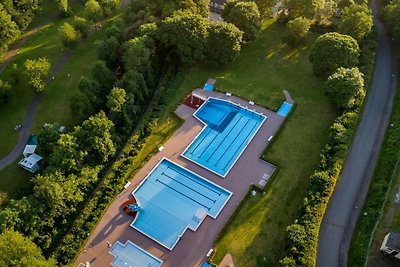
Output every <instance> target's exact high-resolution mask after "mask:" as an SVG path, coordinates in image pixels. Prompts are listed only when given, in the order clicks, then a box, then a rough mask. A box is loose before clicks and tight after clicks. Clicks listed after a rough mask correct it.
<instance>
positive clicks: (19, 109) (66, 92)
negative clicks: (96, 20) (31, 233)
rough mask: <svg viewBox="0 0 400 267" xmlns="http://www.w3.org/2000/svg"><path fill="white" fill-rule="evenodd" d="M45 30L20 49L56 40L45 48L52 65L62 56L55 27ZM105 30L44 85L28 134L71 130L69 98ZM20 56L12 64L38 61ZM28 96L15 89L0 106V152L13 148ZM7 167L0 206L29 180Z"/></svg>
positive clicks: (19, 192) (23, 189)
mask: <svg viewBox="0 0 400 267" xmlns="http://www.w3.org/2000/svg"><path fill="white" fill-rule="evenodd" d="M120 15H121V13H119V14H118V15H116V16H115V17H113V18H111V19H109V22H108V23H111V22H112V21H113V20H114V19H116V18H118V17H119V16H120ZM49 27H50V28H51V30H50V31H49V32H45V33H43V32H41V33H39V36H35V37H33V38H32V39H31V40H29V41H28V42H29V44H28V43H27V45H28V46H24V49H29V47H30V46H31V45H30V44H31V43H35V42H39V41H38V39H39V40H44V39H45V38H50V37H49V36H47V35H48V34H49V35H51V34H53V35H56V39H54V40H53V41H54V47H53V48H51V47H49V48H48V49H49V51H52V52H49V53H48V54H47V55H51V54H52V53H54V57H53V56H52V58H53V59H52V61H56V60H58V59H60V58H61V55H62V52H61V47H62V46H61V43H59V39H58V35H57V32H54V29H55V30H57V28H58V26H57V27H55V28H54V26H49ZM106 27H107V23H105V25H104V27H102V28H101V29H100V30H98V31H96V32H94V33H93V34H92V35H91V36H90V37H88V38H87V39H86V40H85V41H84V42H83V43H81V44H80V45H79V46H78V47H77V49H76V50H75V51H74V54H73V55H72V56H71V57H70V58H69V59H68V61H67V62H66V63H65V65H64V66H63V67H62V68H61V70H60V71H59V72H58V74H57V75H56V76H55V80H54V81H52V82H50V83H49V84H48V85H47V87H46V91H45V92H44V93H42V94H43V96H42V99H41V102H40V103H39V106H38V108H37V111H36V114H35V118H34V121H33V125H32V133H38V131H39V129H40V128H41V127H42V126H43V124H44V123H53V122H58V123H60V124H62V125H66V126H67V127H69V128H72V127H73V126H74V125H75V124H76V120H75V119H74V118H73V116H72V114H71V111H70V97H71V96H72V95H73V94H74V93H76V92H77V90H78V84H79V80H80V77H81V76H82V75H89V74H90V69H91V66H92V63H93V62H94V61H95V60H97V55H96V45H95V41H96V40H99V39H102V38H103V37H104V36H105V28H106ZM57 31H58V30H57ZM42 38H43V39H42ZM53 41H52V42H53ZM53 50H54V51H53ZM55 50H57V51H55ZM58 50H59V51H58ZM38 51H39V50H38ZM38 53H39V52H38ZM40 53H45V52H40ZM22 55H23V52H21V53H19V55H18V56H17V57H16V58H15V59H14V62H15V61H17V62H18V61H20V60H22V61H21V62H23V61H24V60H25V58H31V56H33V57H34V58H35V57H39V56H38V54H36V51H31V52H29V53H27V54H26V56H24V57H22ZM52 63H53V62H52ZM77 66H79V67H77ZM7 71H9V69H6V70H5V72H4V73H2V76H3V74H4V75H9V74H8V73H7ZM68 74H70V77H68ZM17 93H20V94H21V97H20V98H17V97H15V95H16V94H17ZM22 94H23V96H22ZM32 96H33V93H32V90H30V89H29V88H16V92H15V93H14V95H13V96H12V97H11V98H10V101H9V102H8V103H7V104H6V105H4V106H0V112H2V113H1V114H2V115H1V116H2V118H1V120H0V137H1V139H0V140H4V141H6V140H7V142H4V141H3V142H1V143H0V152H3V153H4V154H6V153H7V151H8V150H11V149H12V148H13V147H14V146H15V143H16V142H17V139H18V134H17V133H16V132H15V131H14V129H13V127H14V126H15V125H16V124H18V123H20V121H21V120H22V119H23V117H24V115H25V111H26V108H27V106H28V103H29V101H30V99H31V97H32ZM3 117H4V119H3ZM5 148H7V149H5ZM4 154H2V153H0V158H1V157H3V156H4ZM11 166H12V167H11ZM11 166H9V167H7V168H6V169H4V170H2V171H0V196H1V197H0V205H1V204H2V203H3V202H4V201H5V200H8V199H11V198H19V197H21V196H22V195H24V194H25V193H26V192H27V191H28V190H29V189H30V186H29V184H30V183H29V179H30V176H31V175H30V174H29V173H27V172H25V171H23V170H21V169H20V168H19V167H18V166H17V164H16V163H14V164H12V165H11Z"/></svg>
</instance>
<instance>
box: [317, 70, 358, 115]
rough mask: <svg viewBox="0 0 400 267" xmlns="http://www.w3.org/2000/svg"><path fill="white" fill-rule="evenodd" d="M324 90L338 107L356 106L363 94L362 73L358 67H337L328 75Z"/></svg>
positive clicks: (349, 107) (350, 107)
mask: <svg viewBox="0 0 400 267" xmlns="http://www.w3.org/2000/svg"><path fill="white" fill-rule="evenodd" d="M324 90H325V91H326V92H327V94H328V96H329V97H330V99H331V101H332V102H333V103H334V104H335V105H336V106H337V107H338V108H340V109H352V108H357V107H358V106H359V105H360V104H361V103H362V100H363V98H364V96H365V90H364V79H363V74H362V73H361V72H360V71H359V70H358V68H351V69H346V68H338V69H337V70H336V72H335V73H333V74H332V75H331V76H329V77H328V80H327V81H326V82H325V84H324Z"/></svg>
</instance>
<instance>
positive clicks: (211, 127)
mask: <svg viewBox="0 0 400 267" xmlns="http://www.w3.org/2000/svg"><path fill="white" fill-rule="evenodd" d="M226 117H227V115H225V114H224V116H222V118H221V119H220V120H219V121H218V123H217V124H215V127H214V126H209V125H208V124H207V127H209V129H210V130H209V131H208V133H207V134H206V135H205V136H204V137H203V139H201V141H200V142H199V143H198V144H197V146H196V147H195V148H194V149H193V150H192V152H190V154H192V155H193V153H194V152H195V151H196V150H197V148H198V147H199V146H200V145H201V144H202V143H203V142H204V141H205V139H206V137H207V136H208V135H209V134H210V133H211V132H212V130H214V128H217V127H218V125H219V124H220V123H221V121H223V120H224V119H225V118H226ZM218 134H219V133H218V131H217V134H216V135H215V136H214V139H215V138H216V137H217V136H218ZM214 139H213V140H212V141H214ZM212 141H211V142H212ZM206 150H207V147H206ZM203 153H204V152H203ZM203 153H202V154H203Z"/></svg>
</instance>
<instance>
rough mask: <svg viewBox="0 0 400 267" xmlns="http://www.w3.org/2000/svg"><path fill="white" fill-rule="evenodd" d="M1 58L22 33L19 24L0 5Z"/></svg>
mask: <svg viewBox="0 0 400 267" xmlns="http://www.w3.org/2000/svg"><path fill="white" fill-rule="evenodd" d="M0 25H2V27H0V57H1V56H2V54H4V53H5V52H6V51H7V49H8V45H9V44H11V43H12V42H13V41H14V40H15V39H16V38H18V36H19V34H20V31H19V29H18V26H17V24H16V23H15V22H14V21H13V20H12V18H11V16H10V15H9V14H8V13H7V11H6V10H5V9H4V7H3V5H2V4H1V3H0Z"/></svg>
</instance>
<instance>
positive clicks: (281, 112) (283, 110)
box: [277, 102, 293, 117]
mask: <svg viewBox="0 0 400 267" xmlns="http://www.w3.org/2000/svg"><path fill="white" fill-rule="evenodd" d="M292 106H293V105H292V104H290V103H288V102H283V104H282V106H281V107H280V108H279V110H278V112H277V113H278V115H280V116H282V117H286V116H287V115H288V114H289V112H290V111H291V110H292Z"/></svg>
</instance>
